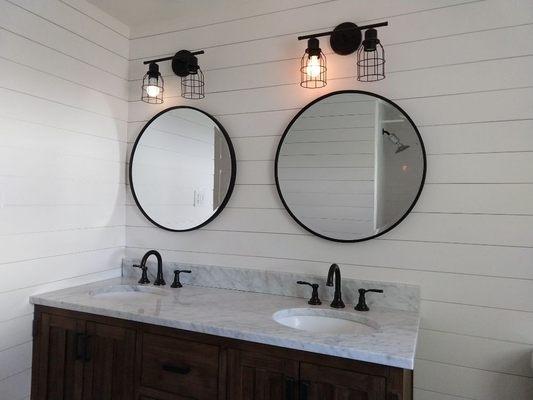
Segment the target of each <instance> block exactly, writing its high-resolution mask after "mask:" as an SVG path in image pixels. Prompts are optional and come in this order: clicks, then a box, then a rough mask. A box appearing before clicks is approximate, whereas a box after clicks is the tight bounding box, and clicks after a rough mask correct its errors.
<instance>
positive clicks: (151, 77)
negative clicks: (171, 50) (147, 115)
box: [141, 62, 165, 104]
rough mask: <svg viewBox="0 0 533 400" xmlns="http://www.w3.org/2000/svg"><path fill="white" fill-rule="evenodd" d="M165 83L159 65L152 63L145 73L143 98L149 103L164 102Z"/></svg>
mask: <svg viewBox="0 0 533 400" xmlns="http://www.w3.org/2000/svg"><path fill="white" fill-rule="evenodd" d="M164 90H165V84H164V81H163V77H162V76H161V73H160V72H159V65H157V64H156V63H154V62H153V63H150V65H149V66H148V72H147V73H146V75H144V78H143V85H142V95H141V100H142V101H144V102H145V103H149V104H161V103H163V91H164Z"/></svg>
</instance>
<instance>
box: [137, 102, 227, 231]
mask: <svg viewBox="0 0 533 400" xmlns="http://www.w3.org/2000/svg"><path fill="white" fill-rule="evenodd" d="M181 108H185V109H189V110H194V111H198V112H200V113H202V114H204V115H205V116H207V117H209V118H210V119H211V120H212V121H213V122H214V123H215V124H216V125H217V127H218V129H219V130H220V132H222V134H223V135H224V138H225V139H226V143H227V144H228V149H229V153H230V156H231V177H230V182H229V186H228V191H227V193H226V196H225V197H224V200H223V201H222V203H220V206H218V208H217V210H216V211H215V212H214V213H213V214H212V215H211V217H209V218H208V219H207V220H205V221H204V222H202V223H201V224H199V225H196V226H194V227H192V228H188V229H171V228H168V227H166V226H163V225H161V224H159V223H157V222H155V221H154V220H153V219H152V218H150V216H149V215H148V214H147V213H146V211H144V209H143V208H142V206H141V203H140V202H139V199H138V198H137V194H136V193H135V187H134V185H133V159H134V156H135V150H136V148H137V144H138V143H139V141H140V139H141V137H142V135H143V134H144V132H145V131H146V129H147V128H148V127H149V126H150V124H151V123H152V122H154V121H155V120H156V119H157V118H158V117H160V116H161V115H163V114H165V113H167V112H169V111H172V110H176V109H181ZM128 173H129V180H130V188H131V194H132V195H133V199H134V200H135V204H136V205H137V207H138V208H139V210H140V211H141V213H142V214H143V215H144V216H145V218H146V219H147V220H148V221H150V222H151V223H152V224H154V225H155V226H157V227H158V228H161V229H164V230H167V231H171V232H188V231H193V230H195V229H199V228H201V227H202V226H205V225H207V224H208V223H210V222H211V221H213V220H214V219H215V218H216V217H217V216H218V215H219V214H220V213H221V212H222V210H223V209H224V207H226V204H227V203H228V201H229V199H230V197H231V194H232V193H233V188H234V186H235V177H236V175H237V161H236V158H235V150H234V148H233V143H232V142H231V139H230V137H229V135H228V132H226V129H224V127H223V126H222V124H221V123H220V122H218V120H217V119H216V118H215V117H213V116H212V115H211V114H208V113H207V112H205V111H202V110H200V109H198V108H195V107H190V106H175V107H169V108H166V109H164V110H163V111H161V112H159V113H157V114H156V115H154V116H153V117H152V118H151V119H150V120H149V121H148V122H147V123H146V125H144V126H143V128H142V129H141V132H140V133H139V135H138V136H137V139H135V143H134V144H133V148H132V150H131V156H130V164H129V172H128Z"/></svg>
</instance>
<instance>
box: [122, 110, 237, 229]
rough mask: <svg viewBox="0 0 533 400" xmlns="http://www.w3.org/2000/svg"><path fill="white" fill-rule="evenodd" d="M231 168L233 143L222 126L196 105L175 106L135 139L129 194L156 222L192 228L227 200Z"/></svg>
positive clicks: (148, 216) (207, 220)
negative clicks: (131, 194) (194, 106)
mask: <svg viewBox="0 0 533 400" xmlns="http://www.w3.org/2000/svg"><path fill="white" fill-rule="evenodd" d="M235 169H236V166H235V155H234V151H233V147H232V144H231V141H230V139H229V137H228V135H227V133H226V132H225V130H224V128H223V127H222V125H220V123H219V122H218V121H216V120H215V119H214V118H213V117H212V116H210V115H208V114H206V113H204V112H202V111H200V110H198V109H195V108H191V107H174V108H171V109H168V110H165V111H163V112H162V113H160V114H158V115H157V116H156V117H154V118H153V119H152V120H151V121H150V122H149V123H148V124H147V125H146V126H145V127H144V128H143V131H142V132H141V134H140V135H139V137H138V139H137V141H136V143H135V146H134V149H133V152H132V156H131V160H130V179H131V187H132V193H133V195H134V198H135V201H136V203H137V205H138V207H139V208H140V210H141V211H142V212H143V214H144V215H145V217H146V218H148V219H149V220H150V221H151V222H152V223H154V224H155V225H157V226H159V227H161V228H164V229H168V230H173V231H185V230H191V229H196V228H199V227H200V226H203V225H205V224H206V223H208V222H209V221H211V220H212V219H213V218H214V217H215V216H216V215H217V214H218V213H219V212H220V211H221V210H222V208H223V207H224V205H225V204H226V202H227V200H228V199H229V196H230V195H231V192H232V190H233V185H234V181H235Z"/></svg>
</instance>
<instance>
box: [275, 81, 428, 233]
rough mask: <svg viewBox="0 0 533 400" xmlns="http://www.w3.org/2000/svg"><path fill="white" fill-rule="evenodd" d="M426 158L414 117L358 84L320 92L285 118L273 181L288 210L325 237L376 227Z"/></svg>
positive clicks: (393, 212)
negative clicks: (348, 88) (349, 88)
mask: <svg viewBox="0 0 533 400" xmlns="http://www.w3.org/2000/svg"><path fill="white" fill-rule="evenodd" d="M425 170H426V158H425V151H424V146H423V143H422V140H421V138H420V135H419V133H418V130H417V129H416V127H415V125H414V124H413V122H412V121H411V119H410V118H409V117H408V115H407V114H405V113H404V112H403V110H401V109H400V108H399V107H398V106H396V105H395V104H394V103H392V102H390V101H388V100H386V99H384V98H381V97H379V96H376V95H373V94H371V93H366V92H359V91H343V92H336V93H331V94H329V95H326V96H324V97H322V98H320V99H318V100H316V101H315V102H313V103H311V104H310V105H308V106H307V107H306V108H304V109H303V110H302V111H301V112H300V113H299V114H298V115H297V116H296V117H295V119H293V121H292V122H291V123H290V124H289V126H288V128H287V129H286V131H285V134H284V136H283V138H282V140H281V142H280V145H279V147H278V153H277V156H276V185H277V188H278V192H279V194H280V196H281V198H282V201H283V203H284V205H285V207H286V208H287V210H288V211H289V212H290V213H291V215H292V216H293V218H295V219H296V221H297V222H298V223H299V224H300V225H302V226H303V227H304V228H305V229H307V230H309V231H311V232H312V233H314V234H316V235H319V236H321V237H324V238H326V239H330V240H336V241H347V242H354V241H360V240H367V239H370V238H372V237H375V236H378V235H380V234H383V233H384V232H386V231H388V230H390V229H392V228H393V227H394V226H395V225H396V224H398V223H399V222H400V221H401V220H402V219H403V218H404V217H405V216H406V215H407V214H408V213H409V211H410V210H411V208H412V207H413V206H414V203H415V202H416V200H417V199H418V196H419V194H420V191H421V189H422V186H423V183H424V178H425Z"/></svg>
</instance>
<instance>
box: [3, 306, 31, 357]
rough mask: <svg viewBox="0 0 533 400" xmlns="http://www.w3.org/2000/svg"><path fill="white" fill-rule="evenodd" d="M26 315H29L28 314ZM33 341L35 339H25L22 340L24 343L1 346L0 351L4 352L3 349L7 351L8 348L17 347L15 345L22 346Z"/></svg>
mask: <svg viewBox="0 0 533 400" xmlns="http://www.w3.org/2000/svg"><path fill="white" fill-rule="evenodd" d="M26 315H27V314H26ZM32 341H33V340H26V341H24V342H22V343H18V344H14V345H12V346H8V347H4V348H1V349H0V353H2V352H3V351H6V350H11V349H13V348H15V347H18V346H22V345H24V344H28V343H31V342H32Z"/></svg>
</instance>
